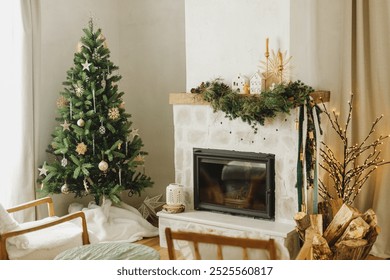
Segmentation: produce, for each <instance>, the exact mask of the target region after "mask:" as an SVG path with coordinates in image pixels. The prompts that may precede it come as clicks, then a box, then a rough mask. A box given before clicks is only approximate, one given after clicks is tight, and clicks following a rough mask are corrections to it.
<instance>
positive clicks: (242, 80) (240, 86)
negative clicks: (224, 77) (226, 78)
mask: <svg viewBox="0 0 390 280" xmlns="http://www.w3.org/2000/svg"><path fill="white" fill-rule="evenodd" d="M248 83H249V80H248V78H247V77H245V76H243V75H241V74H238V75H237V76H236V77H235V78H234V79H233V81H232V90H234V91H238V92H239V93H245V91H244V87H245V84H248Z"/></svg>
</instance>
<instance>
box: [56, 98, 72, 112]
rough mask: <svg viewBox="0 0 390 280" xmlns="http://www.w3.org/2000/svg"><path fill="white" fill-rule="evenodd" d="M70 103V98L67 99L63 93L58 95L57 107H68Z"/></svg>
mask: <svg viewBox="0 0 390 280" xmlns="http://www.w3.org/2000/svg"><path fill="white" fill-rule="evenodd" d="M68 104H69V101H68V99H66V98H65V97H63V96H62V95H61V96H60V97H58V99H57V108H58V109H61V108H64V107H66V106H67V105H68Z"/></svg>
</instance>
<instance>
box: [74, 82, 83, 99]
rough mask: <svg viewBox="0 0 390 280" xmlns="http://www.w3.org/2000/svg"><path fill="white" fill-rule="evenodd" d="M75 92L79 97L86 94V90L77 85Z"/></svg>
mask: <svg viewBox="0 0 390 280" xmlns="http://www.w3.org/2000/svg"><path fill="white" fill-rule="evenodd" d="M74 91H75V93H76V95H77V96H78V97H80V96H81V95H82V94H83V93H84V88H83V86H79V85H75V86H74Z"/></svg>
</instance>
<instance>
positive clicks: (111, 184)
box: [38, 20, 153, 204]
mask: <svg viewBox="0 0 390 280" xmlns="http://www.w3.org/2000/svg"><path fill="white" fill-rule="evenodd" d="M83 31H84V36H83V37H82V38H81V41H80V42H79V44H78V50H77V52H76V53H75V55H74V60H73V61H74V65H73V67H71V68H70V70H68V71H67V77H66V81H65V82H64V83H63V85H64V90H63V91H62V92H61V93H60V97H59V98H58V100H57V108H58V115H59V116H58V117H57V118H56V120H57V121H58V122H59V125H58V126H57V127H56V128H55V129H54V133H53V134H52V142H51V144H50V145H49V147H48V149H47V152H48V153H49V154H51V155H53V156H54V160H53V161H52V162H50V163H48V162H44V164H43V165H42V166H41V167H40V168H39V178H38V183H40V184H41V190H40V191H41V193H42V195H48V194H53V193H64V194H67V193H74V194H75V196H76V197H83V196H86V195H91V196H93V197H94V198H95V201H96V203H97V204H99V203H100V200H101V198H102V197H107V198H109V199H111V200H112V201H113V202H114V203H117V202H119V201H120V194H121V192H122V191H124V190H128V191H129V194H133V193H138V194H140V193H141V191H142V190H143V189H144V188H145V187H150V186H152V184H153V182H152V181H151V179H150V177H149V176H147V175H145V174H144V172H143V169H144V168H143V167H144V159H145V155H146V154H147V153H146V152H145V151H143V150H142V147H143V143H142V139H141V138H140V136H139V134H138V129H132V128H131V126H132V122H131V121H130V118H131V115H130V114H127V113H125V109H124V102H123V100H122V96H123V95H124V93H123V92H120V91H119V90H118V85H117V82H118V81H120V79H121V76H120V75H118V74H114V72H115V71H116V70H118V69H119V68H118V67H117V66H116V65H114V64H113V63H112V62H111V61H110V60H109V58H110V51H109V49H108V48H107V44H106V41H105V37H104V36H103V35H102V32H101V29H97V30H96V31H95V30H94V26H93V22H92V20H90V22H89V25H88V28H85V29H83Z"/></svg>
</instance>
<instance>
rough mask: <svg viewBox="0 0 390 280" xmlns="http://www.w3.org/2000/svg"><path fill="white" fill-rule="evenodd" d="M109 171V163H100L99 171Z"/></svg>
mask: <svg viewBox="0 0 390 280" xmlns="http://www.w3.org/2000/svg"><path fill="white" fill-rule="evenodd" d="M107 169H108V163H107V162H105V161H104V160H102V161H101V162H99V170H100V171H107Z"/></svg>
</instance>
